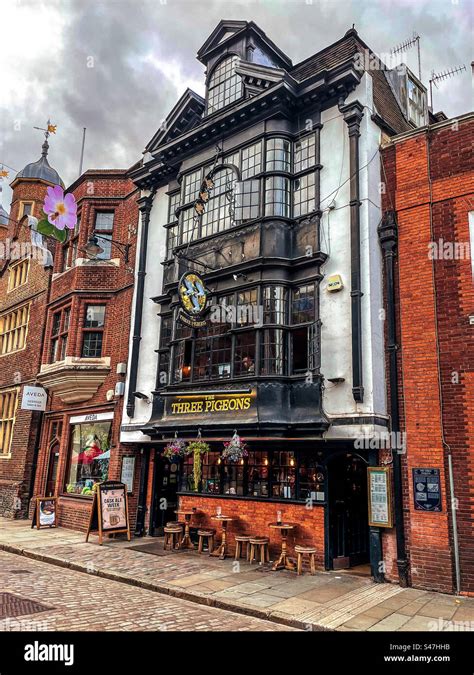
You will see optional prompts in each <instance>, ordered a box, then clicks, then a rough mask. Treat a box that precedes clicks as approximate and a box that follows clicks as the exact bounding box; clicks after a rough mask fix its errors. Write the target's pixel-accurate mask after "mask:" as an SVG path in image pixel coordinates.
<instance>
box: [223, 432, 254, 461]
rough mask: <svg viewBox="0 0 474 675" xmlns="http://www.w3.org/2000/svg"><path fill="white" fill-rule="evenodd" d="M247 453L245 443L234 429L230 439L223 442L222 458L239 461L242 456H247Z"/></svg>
mask: <svg viewBox="0 0 474 675" xmlns="http://www.w3.org/2000/svg"><path fill="white" fill-rule="evenodd" d="M248 454H249V451H248V449H247V444H246V443H245V442H244V440H243V439H242V438H240V436H239V435H238V434H237V432H236V431H235V432H234V435H233V436H232V438H231V440H230V441H227V442H226V443H224V450H223V451H222V459H225V460H226V461H227V462H240V461H241V460H242V459H243V458H244V457H248Z"/></svg>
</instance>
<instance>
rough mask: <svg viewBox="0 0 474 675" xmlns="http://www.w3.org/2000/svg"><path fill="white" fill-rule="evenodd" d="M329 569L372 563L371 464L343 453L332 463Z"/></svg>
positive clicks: (328, 546) (330, 464)
mask: <svg viewBox="0 0 474 675" xmlns="http://www.w3.org/2000/svg"><path fill="white" fill-rule="evenodd" d="M327 531H328V539H327V550H328V561H327V562H328V567H329V569H347V568H349V567H355V566H357V565H365V564H366V563H368V562H369V559H370V550H369V516H368V506H367V462H366V461H365V460H364V459H363V458H362V457H360V456H359V455H356V454H354V453H346V452H343V453H341V454H338V455H336V456H335V457H334V458H333V459H331V460H330V461H329V462H328V528H327Z"/></svg>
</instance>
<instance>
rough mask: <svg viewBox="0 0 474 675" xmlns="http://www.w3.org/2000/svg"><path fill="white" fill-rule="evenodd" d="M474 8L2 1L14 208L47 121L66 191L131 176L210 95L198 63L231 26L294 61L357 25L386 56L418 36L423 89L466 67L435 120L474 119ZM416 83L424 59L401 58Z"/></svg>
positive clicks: (6, 140)
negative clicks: (84, 179) (174, 121)
mask: <svg viewBox="0 0 474 675" xmlns="http://www.w3.org/2000/svg"><path fill="white" fill-rule="evenodd" d="M473 13H474V2H473V0H429V1H428V0H352V1H351V0H234V1H227V0H204V1H203V0H0V166H1V164H2V163H3V164H5V165H8V166H9V167H11V169H9V171H10V175H9V177H8V179H7V180H6V182H5V181H4V182H3V197H2V201H3V204H4V206H6V207H7V209H8V205H9V202H10V199H11V190H10V188H9V187H8V183H10V182H11V181H12V180H13V178H14V177H15V174H16V171H19V170H20V169H22V168H23V167H24V166H25V165H26V164H28V163H29V162H33V161H36V160H37V159H39V157H40V154H41V144H42V142H43V140H44V138H43V136H42V133H41V132H40V131H37V130H35V129H34V128H33V127H35V126H39V127H45V126H46V122H47V120H48V119H50V120H51V122H52V123H53V124H56V125H57V133H56V135H54V136H51V137H50V151H49V157H48V159H49V161H50V164H51V165H52V166H53V167H54V168H55V169H56V170H57V171H58V172H59V174H60V175H61V177H62V179H63V181H64V183H65V184H66V185H68V184H70V183H72V182H73V181H74V180H75V179H76V178H77V177H78V175H79V161H80V153H81V143H82V133H83V131H82V130H83V128H84V127H86V128H87V134H86V146H85V156H84V166H83V168H84V170H85V169H89V168H128V167H129V166H131V165H132V164H134V163H135V162H136V161H137V160H138V159H140V157H141V154H142V152H143V149H144V147H145V145H146V143H147V142H148V141H149V139H150V138H151V137H152V136H153V135H154V133H155V131H156V130H157V128H158V127H159V126H160V124H161V122H162V120H163V119H164V118H165V117H166V115H167V114H168V112H169V111H170V110H171V108H172V107H173V106H174V104H175V103H176V101H177V100H178V98H179V97H180V96H181V95H182V93H183V92H184V91H185V89H186V87H190V88H191V89H193V90H194V91H196V92H197V93H199V94H201V95H203V94H204V67H203V65H202V64H201V63H199V61H198V60H197V59H196V52H197V51H198V49H199V47H200V46H201V45H202V44H203V43H204V42H205V40H206V39H207V37H208V36H209V35H210V33H211V32H212V31H213V29H214V28H215V26H216V25H217V24H218V22H219V21H220V20H221V19H240V20H243V19H245V20H248V21H251V20H252V21H254V22H255V23H257V24H258V25H259V26H260V27H261V28H262V29H263V30H264V31H265V32H266V34H267V35H268V36H269V37H270V38H271V39H272V40H273V41H274V42H275V43H276V44H277V45H278V46H279V47H280V49H282V50H283V51H284V52H285V53H286V54H287V55H288V56H289V57H290V58H291V59H292V61H293V64H296V63H298V62H299V61H302V60H303V59H305V58H307V57H308V56H311V55H312V54H314V53H316V52H317V51H319V50H321V49H323V48H324V47H326V46H328V45H329V44H331V43H332V42H334V41H336V40H337V39H339V38H340V37H342V36H343V35H344V33H345V32H346V31H347V30H348V29H349V28H351V27H352V25H353V24H355V28H356V29H357V31H358V33H359V35H360V36H361V37H362V39H363V40H364V41H365V42H366V43H367V44H368V45H369V46H370V47H371V49H373V50H374V51H375V52H377V53H378V54H379V55H381V56H382V57H383V55H384V54H389V53H390V50H391V49H392V48H393V47H396V46H397V45H398V44H400V43H402V42H404V41H405V40H408V39H410V38H411V37H412V36H413V34H414V32H416V33H418V34H419V35H420V38H421V39H420V44H421V67H422V80H423V83H424V84H425V85H426V86H428V80H429V78H430V75H431V73H432V71H433V70H434V71H435V72H440V71H444V70H446V69H448V68H452V67H456V66H459V65H461V64H464V65H465V66H466V71H464V72H462V73H460V74H459V75H457V76H455V77H452V78H449V79H447V80H446V81H444V82H440V83H439V86H438V88H435V89H434V109H435V110H443V111H444V112H445V113H446V114H447V115H448V116H449V117H454V116H456V115H461V114H463V113H466V112H469V111H472V110H473V108H474V105H473V89H472V75H471V61H472V58H473V56H472V44H474V29H473ZM403 60H404V61H405V62H406V63H407V64H408V66H409V67H410V68H411V69H412V70H413V71H414V72H415V74H417V73H418V62H417V50H416V48H412V49H410V50H408V51H407V52H406V53H405V54H404V57H403Z"/></svg>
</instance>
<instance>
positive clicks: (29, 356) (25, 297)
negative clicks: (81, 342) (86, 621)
mask: <svg viewBox="0 0 474 675" xmlns="http://www.w3.org/2000/svg"><path fill="white" fill-rule="evenodd" d="M47 187H48V186H47V184H46V183H40V182H35V181H32V180H20V181H18V182H16V184H15V183H14V184H13V195H12V206H11V214H10V217H11V221H10V224H9V228H8V230H4V229H3V228H2V230H1V232H0V235H1V236H2V244H3V246H5V247H6V248H7V249H8V251H11V252H12V253H14V252H15V247H18V246H19V245H21V244H23V245H24V244H27V243H30V242H31V239H30V231H29V229H28V228H27V227H26V226H24V225H22V226H20V225H19V223H18V222H16V221H18V218H19V216H20V206H21V202H22V201H29V202H31V201H33V202H34V205H33V211H32V215H34V216H36V217H41V206H42V203H43V200H44V196H45V194H46V190H47ZM7 242H9V244H7ZM10 247H11V248H10ZM49 248H50V249H51V250H52V251H53V252H54V249H55V247H54V244H52V243H50V244H49ZM23 252H25V251H23ZM10 262H12V259H11V258H7V259H5V260H0V313H3V312H5V311H9V310H13V309H16V308H18V307H20V306H22V305H23V304H25V303H30V318H29V326H28V334H27V338H26V345H25V348H24V349H22V350H21V351H17V352H14V353H12V354H6V355H3V356H0V392H1V391H2V390H5V389H10V388H12V387H18V388H19V405H18V411H17V415H16V422H15V426H14V430H13V438H12V444H11V452H10V454H11V457H8V456H3V457H2V456H1V455H0V515H3V516H6V517H9V518H22V517H25V515H26V514H27V511H28V496H29V489H30V480H31V472H32V465H33V457H34V449H35V444H36V440H37V431H38V425H39V424H40V414H39V413H32V412H30V411H27V410H21V409H20V405H21V393H22V389H23V386H24V385H25V384H26V385H28V384H29V385H32V384H33V383H34V381H35V378H36V375H37V373H38V369H39V364H40V362H41V352H42V348H43V329H44V324H45V317H46V307H47V302H48V286H49V279H50V274H51V273H50V271H49V270H46V269H45V268H44V267H43V265H42V264H41V261H38V260H37V259H35V258H33V259H31V260H30V267H29V272H28V278H27V282H26V283H25V284H24V285H22V286H20V287H18V288H17V289H14V290H12V291H10V292H8V278H9V264H10ZM17 499H19V500H20V501H19V502H18V503H17Z"/></svg>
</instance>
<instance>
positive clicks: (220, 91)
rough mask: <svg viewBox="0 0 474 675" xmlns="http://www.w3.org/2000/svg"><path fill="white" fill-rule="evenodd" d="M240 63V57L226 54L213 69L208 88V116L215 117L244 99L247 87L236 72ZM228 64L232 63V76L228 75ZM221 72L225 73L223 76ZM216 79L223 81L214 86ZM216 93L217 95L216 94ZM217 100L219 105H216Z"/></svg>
mask: <svg viewBox="0 0 474 675" xmlns="http://www.w3.org/2000/svg"><path fill="white" fill-rule="evenodd" d="M239 61H240V57H239V56H238V55H237V54H226V55H225V56H224V57H223V58H222V59H220V61H218V62H217V63H216V65H215V66H214V68H213V69H212V71H211V73H210V74H209V78H208V81H207V86H206V115H213V114H214V113H217V112H219V111H220V110H223V109H224V108H227V107H228V106H229V105H231V104H232V103H235V102H236V101H239V100H241V99H243V98H244V96H245V86H244V83H243V80H242V78H241V76H240V75H237V73H236V72H235V66H236V65H238V63H239ZM228 63H232V65H231V67H230V69H228V70H229V71H230V72H231V74H230V75H229V74H226V64H228ZM221 71H223V72H222V75H221ZM215 78H222V79H220V80H219V81H218V82H216V83H215V84H214V80H215ZM214 92H216V93H215V94H214ZM229 92H230V93H229ZM215 99H216V100H217V104H215V103H214V101H215ZM219 101H221V102H219Z"/></svg>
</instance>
